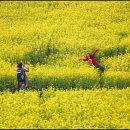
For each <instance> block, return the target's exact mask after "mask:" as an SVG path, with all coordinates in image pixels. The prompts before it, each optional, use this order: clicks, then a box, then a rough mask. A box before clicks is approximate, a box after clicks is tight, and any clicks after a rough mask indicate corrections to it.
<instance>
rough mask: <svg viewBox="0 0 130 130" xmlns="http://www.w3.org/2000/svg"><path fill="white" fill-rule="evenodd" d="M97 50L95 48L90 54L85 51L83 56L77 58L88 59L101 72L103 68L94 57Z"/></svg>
mask: <svg viewBox="0 0 130 130" xmlns="http://www.w3.org/2000/svg"><path fill="white" fill-rule="evenodd" d="M97 52H98V49H97V50H95V51H94V52H93V53H92V55H91V54H90V53H87V54H86V56H85V58H79V60H82V61H88V62H89V63H90V64H91V65H93V66H95V67H96V68H98V69H99V70H100V71H101V72H102V73H103V72H104V70H105V68H104V67H103V66H102V65H100V64H99V63H98V61H97V60H96V59H94V56H95V54H96V53H97Z"/></svg>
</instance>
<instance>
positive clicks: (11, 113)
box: [0, 87, 130, 129]
mask: <svg viewBox="0 0 130 130" xmlns="http://www.w3.org/2000/svg"><path fill="white" fill-rule="evenodd" d="M41 93H42V95H41V96H39V92H37V91H23V90H21V91H20V92H16V93H14V94H12V93H10V92H9V91H5V92H3V93H1V94H0V104H1V109H0V115H1V116H0V128H1V129H3V128H7V129H10V128H11V129H13V128H17V129H22V128H23V129H25V128H29V129H33V128H45V129H46V128H47V129H59V128H60V129H61V128H64V129H65V128H66V129H68V128H69V129H71V128H74V129H78V128H93V129H99V128H101V129H103V128H104V129H114V128H115V129H128V128H130V121H129V117H130V100H129V95H130V89H129V88H127V89H122V90H117V89H109V90H107V89H103V90H102V91H101V90H99V89H95V90H83V89H80V90H76V89H75V90H66V91H65V90H56V91H55V90H54V89H53V88H52V87H50V88H49V89H48V90H42V91H41Z"/></svg>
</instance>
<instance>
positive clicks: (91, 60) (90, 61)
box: [80, 50, 98, 66]
mask: <svg viewBox="0 0 130 130" xmlns="http://www.w3.org/2000/svg"><path fill="white" fill-rule="evenodd" d="M97 52H98V50H95V51H94V52H93V53H92V57H91V58H87V57H86V58H80V60H83V61H88V62H89V63H90V64H93V65H94V66H96V65H97V64H98V62H97V61H96V60H95V59H94V56H95V54H96V53H97Z"/></svg>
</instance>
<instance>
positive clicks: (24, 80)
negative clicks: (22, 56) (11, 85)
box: [16, 62, 29, 91]
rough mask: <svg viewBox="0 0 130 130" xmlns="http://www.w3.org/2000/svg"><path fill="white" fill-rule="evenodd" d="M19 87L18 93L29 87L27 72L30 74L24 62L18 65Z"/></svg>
mask: <svg viewBox="0 0 130 130" xmlns="http://www.w3.org/2000/svg"><path fill="white" fill-rule="evenodd" d="M16 72H17V87H18V91H19V90H20V89H21V88H22V86H24V88H26V89H27V88H28V87H29V80H28V77H27V75H26V72H29V67H28V66H27V65H23V64H22V62H19V63H18V64H17V70H16Z"/></svg>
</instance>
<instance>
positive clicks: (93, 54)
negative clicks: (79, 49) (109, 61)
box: [92, 49, 98, 58]
mask: <svg viewBox="0 0 130 130" xmlns="http://www.w3.org/2000/svg"><path fill="white" fill-rule="evenodd" d="M97 52H98V49H96V50H95V51H94V52H93V53H92V58H94V56H95V54H96V53H97Z"/></svg>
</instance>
